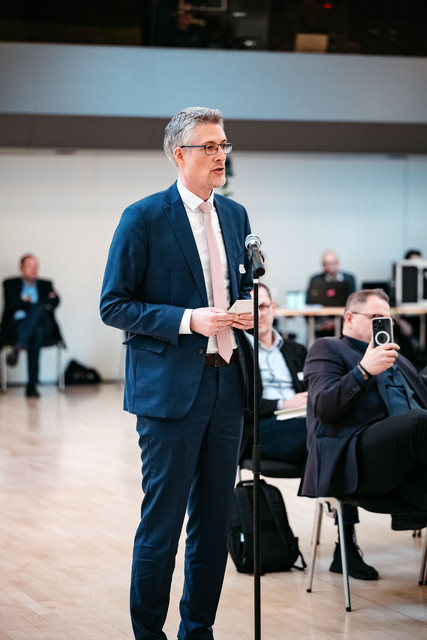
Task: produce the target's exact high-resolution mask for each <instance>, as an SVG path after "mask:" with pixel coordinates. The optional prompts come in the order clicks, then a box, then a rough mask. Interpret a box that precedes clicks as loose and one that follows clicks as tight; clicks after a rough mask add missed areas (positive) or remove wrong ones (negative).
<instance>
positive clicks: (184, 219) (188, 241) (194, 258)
mask: <svg viewBox="0 0 427 640" xmlns="http://www.w3.org/2000/svg"><path fill="white" fill-rule="evenodd" d="M165 199H166V204H165V206H164V212H165V215H166V218H167V219H168V221H169V224H170V227H171V229H172V233H173V234H174V235H175V238H176V241H177V243H178V245H179V246H180V248H181V251H182V253H183V254H184V256H185V258H186V260H187V262H188V266H189V267H190V270H191V272H192V274H193V277H194V280H195V282H196V285H197V288H198V289H199V293H200V295H201V297H202V299H203V301H204V304H205V305H206V306H207V305H208V296H207V293H206V285H205V279H204V276H203V269H202V264H201V262H200V257H199V252H198V250H197V246H196V241H195V240H194V235H193V231H192V229H191V225H190V222H189V220H188V216H187V212H186V211H185V207H184V204H183V202H182V200H181V198H180V195H179V192H178V189H177V188H176V183H175V184H174V185H172V187H170V189H168V191H167V192H166V197H165Z"/></svg>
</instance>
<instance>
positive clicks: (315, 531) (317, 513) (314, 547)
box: [307, 499, 323, 593]
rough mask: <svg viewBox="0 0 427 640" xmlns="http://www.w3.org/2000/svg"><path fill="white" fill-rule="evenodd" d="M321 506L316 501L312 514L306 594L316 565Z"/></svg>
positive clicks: (309, 589)
mask: <svg viewBox="0 0 427 640" xmlns="http://www.w3.org/2000/svg"><path fill="white" fill-rule="evenodd" d="M322 517H323V505H322V501H321V500H319V499H318V500H316V510H315V512H314V525H313V533H312V536H311V557H310V568H309V571H308V583H307V593H311V587H312V586H313V576H314V565H315V563H316V555H317V545H318V544H319V540H320V529H321V527H322Z"/></svg>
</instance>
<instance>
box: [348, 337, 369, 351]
mask: <svg viewBox="0 0 427 640" xmlns="http://www.w3.org/2000/svg"><path fill="white" fill-rule="evenodd" d="M342 339H343V340H345V341H346V342H348V343H349V344H350V347H351V348H352V349H355V350H356V351H359V352H360V353H365V351H366V348H367V346H368V343H367V342H363V340H358V339H357V338H350V336H343V337H342Z"/></svg>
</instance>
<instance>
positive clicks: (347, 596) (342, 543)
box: [337, 500, 351, 611]
mask: <svg viewBox="0 0 427 640" xmlns="http://www.w3.org/2000/svg"><path fill="white" fill-rule="evenodd" d="M337 503H338V507H337V514H338V531H339V538H340V549H341V564H342V577H343V582H344V595H345V609H346V611H351V602H350V586H349V583H348V564H347V549H346V546H345V533H344V520H343V515H342V501H341V500H337Z"/></svg>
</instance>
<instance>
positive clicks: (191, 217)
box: [177, 179, 237, 353]
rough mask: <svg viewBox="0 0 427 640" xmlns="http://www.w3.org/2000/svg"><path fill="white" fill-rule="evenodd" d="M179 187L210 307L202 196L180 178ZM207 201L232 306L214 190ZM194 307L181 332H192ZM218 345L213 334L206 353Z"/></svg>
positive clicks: (207, 255)
mask: <svg viewBox="0 0 427 640" xmlns="http://www.w3.org/2000/svg"><path fill="white" fill-rule="evenodd" d="M177 188H178V192H179V195H180V196H181V199H182V202H183V204H184V207H185V211H186V213H187V216H188V221H189V223H190V225H191V229H192V231H193V235H194V240H195V242H196V246H197V251H198V252H199V257H200V262H201V264H202V269H203V276H204V279H205V285H206V292H207V295H208V303H209V306H210V307H213V306H214V303H213V293H212V279H211V269H210V263H209V250H208V243H207V240H206V233H205V224H204V221H203V213H202V212H201V211H200V209H199V204H201V203H202V202H203V200H202V198H199V196H196V195H195V194H194V193H192V192H191V191H189V190H188V189H187V188H186V187H184V185H183V184H182V182H181V181H180V180H179V179H178V181H177ZM207 202H209V203H210V204H211V206H212V211H211V220H212V226H213V229H214V232H215V237H216V240H217V243H218V248H219V255H220V259H221V265H222V273H223V277H224V286H225V295H226V299H227V307H229V306H230V275H229V272H228V262H227V253H226V251H225V246H224V240H223V238H222V232H221V226H220V224H219V219H218V214H217V212H216V209H215V206H214V192H213V191H212V193H211V195H210V197H209V198H208V200H207ZM191 312H192V309H186V310H185V312H184V315H183V316H182V320H181V325H180V327H179V333H191V330H190V319H191ZM232 344H233V349H235V348H236V347H237V343H236V339H235V337H234V335H233V333H232ZM217 352H218V345H217V341H216V337H215V336H211V337H210V338H209V341H208V348H207V350H206V353H217Z"/></svg>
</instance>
